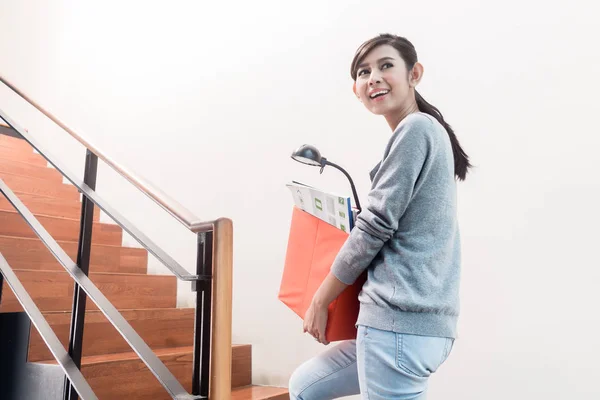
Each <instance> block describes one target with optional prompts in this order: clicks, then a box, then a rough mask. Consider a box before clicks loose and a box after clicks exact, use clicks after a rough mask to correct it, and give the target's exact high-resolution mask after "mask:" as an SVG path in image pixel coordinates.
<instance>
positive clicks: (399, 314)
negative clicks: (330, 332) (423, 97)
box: [331, 112, 461, 338]
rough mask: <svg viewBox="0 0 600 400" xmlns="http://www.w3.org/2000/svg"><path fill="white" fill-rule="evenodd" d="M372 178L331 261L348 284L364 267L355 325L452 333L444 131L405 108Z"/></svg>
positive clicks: (454, 239) (455, 247)
mask: <svg viewBox="0 0 600 400" xmlns="http://www.w3.org/2000/svg"><path fill="white" fill-rule="evenodd" d="M370 176H371V182H372V185H371V190H370V192H369V195H368V205H367V207H365V208H363V210H362V212H361V213H360V214H359V216H358V218H357V221H356V226H355V227H354V228H353V229H352V231H351V232H350V236H349V237H348V240H347V241H346V243H345V244H344V245H343V246H342V248H341V250H340V252H339V254H338V255H337V257H336V259H335V261H334V263H333V265H332V267H331V271H332V273H333V274H334V275H335V276H336V277H337V278H338V279H339V280H340V281H342V282H344V283H345V284H352V283H353V282H354V281H355V280H356V279H357V278H358V277H359V276H360V275H361V274H362V273H363V272H364V271H365V270H367V274H368V275H367V276H368V278H367V281H366V283H365V284H364V286H363V288H362V291H361V293H360V295H359V300H360V313H359V316H358V321H357V325H366V326H370V327H373V328H376V329H382V330H388V331H393V332H398V333H408V334H415V335H428V336H441V337H450V338H455V337H456V324H457V318H458V313H459V295H458V294H459V293H458V292H459V282H460V258H461V255H460V234H459V229H458V222H457V215H456V214H457V210H456V180H455V178H454V157H453V155H452V147H451V145H450V139H449V137H448V133H447V132H446V130H445V129H444V128H443V127H442V125H441V124H440V123H439V122H438V121H437V120H436V119H435V118H433V117H431V116H429V115H427V114H424V113H421V112H418V113H413V114H410V115H409V116H407V117H406V118H405V119H404V120H403V121H402V122H401V123H400V124H399V125H398V127H397V128H396V130H395V132H394V134H393V135H392V137H391V139H390V141H389V143H388V145H387V146H386V148H385V152H384V154H383V159H382V160H381V162H379V163H378V164H377V165H376V166H375V168H374V169H373V170H372V171H371V174H370Z"/></svg>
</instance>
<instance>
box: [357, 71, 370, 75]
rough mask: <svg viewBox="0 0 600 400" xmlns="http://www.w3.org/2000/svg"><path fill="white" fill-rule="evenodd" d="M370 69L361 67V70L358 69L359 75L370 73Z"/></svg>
mask: <svg viewBox="0 0 600 400" xmlns="http://www.w3.org/2000/svg"><path fill="white" fill-rule="evenodd" d="M368 72H369V70H366V69H361V70H360V71H358V76H361V75H364V74H365V73H368Z"/></svg>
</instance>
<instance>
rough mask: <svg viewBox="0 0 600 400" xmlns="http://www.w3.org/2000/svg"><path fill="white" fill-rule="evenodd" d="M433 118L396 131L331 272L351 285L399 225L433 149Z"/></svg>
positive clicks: (418, 121) (409, 124) (418, 120)
mask: <svg viewBox="0 0 600 400" xmlns="http://www.w3.org/2000/svg"><path fill="white" fill-rule="evenodd" d="M429 129H431V121H429V120H428V119H426V118H419V119H415V120H411V121H410V122H407V123H406V124H402V125H401V126H400V127H399V128H398V129H397V130H396V132H395V133H394V135H393V136H392V138H391V139H390V142H389V143H388V146H387V148H386V152H385V154H384V157H383V160H382V161H381V166H380V168H379V170H378V171H377V173H376V174H375V176H374V177H373V182H372V185H371V190H370V192H369V194H368V205H367V207H366V208H363V209H362V212H361V213H360V214H359V215H358V217H357V220H356V225H355V227H354V229H352V231H351V232H350V235H349V237H348V239H347V240H346V242H345V243H344V245H343V246H342V248H341V249H340V252H339V253H338V255H337V256H336V258H335V260H334V262H333V265H332V267H331V272H332V273H333V274H334V276H335V277H336V278H338V279H339V280H340V281H342V282H343V283H345V284H346V285H351V284H352V283H354V281H355V280H356V279H357V278H358V277H359V276H360V274H361V273H362V272H363V271H364V270H365V269H366V268H367V267H368V266H369V265H370V264H371V262H372V261H373V259H374V258H375V256H376V255H377V253H379V251H380V250H381V248H382V247H383V245H384V244H385V242H386V241H388V240H389V239H390V238H391V237H392V236H393V234H394V232H395V231H396V230H397V229H398V224H399V221H400V218H401V217H402V215H403V214H404V212H405V210H406V208H407V206H408V204H409V203H410V201H411V199H412V196H413V191H414V187H415V184H416V182H417V179H418V178H419V175H420V173H421V171H422V169H423V165H424V164H425V161H426V159H427V156H428V154H429V152H430V147H431V144H430V140H429V139H430V137H429V135H428V130H429Z"/></svg>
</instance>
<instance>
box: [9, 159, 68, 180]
mask: <svg viewBox="0 0 600 400" xmlns="http://www.w3.org/2000/svg"><path fill="white" fill-rule="evenodd" d="M4 173H9V174H15V175H22V176H29V177H31V178H36V179H43V180H46V181H49V182H54V183H56V184H61V183H62V180H63V178H62V175H61V174H60V172H58V171H57V170H55V169H51V168H47V167H39V166H37V165H31V164H26V163H22V162H16V161H10V160H5V159H2V158H0V176H1V174H4Z"/></svg>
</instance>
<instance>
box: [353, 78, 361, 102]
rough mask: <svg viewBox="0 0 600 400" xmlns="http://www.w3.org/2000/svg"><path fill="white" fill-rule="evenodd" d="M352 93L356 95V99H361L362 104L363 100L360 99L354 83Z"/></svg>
mask: <svg viewBox="0 0 600 400" xmlns="http://www.w3.org/2000/svg"><path fill="white" fill-rule="evenodd" d="M352 91H353V92H354V95H355V96H356V98H357V99H359V100H360V101H361V102H362V100H361V99H360V96H359V94H358V92H357V91H356V82H354V83H353V84H352Z"/></svg>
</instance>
